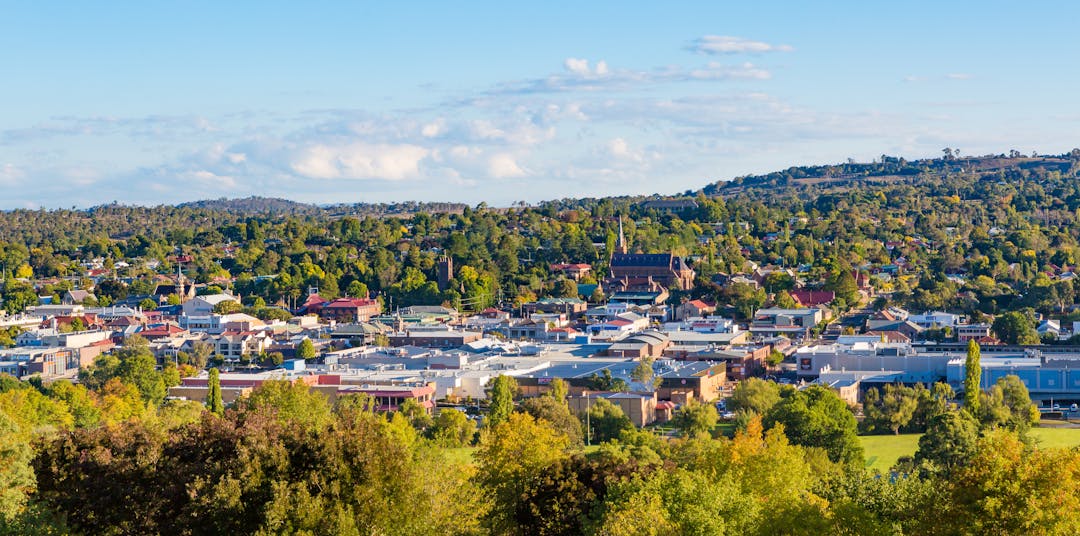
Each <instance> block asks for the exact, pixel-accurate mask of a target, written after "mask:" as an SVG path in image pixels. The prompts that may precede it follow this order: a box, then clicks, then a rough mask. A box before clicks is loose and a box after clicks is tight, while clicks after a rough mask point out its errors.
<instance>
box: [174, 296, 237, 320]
mask: <svg viewBox="0 0 1080 536" xmlns="http://www.w3.org/2000/svg"><path fill="white" fill-rule="evenodd" d="M226 301H232V302H236V303H237V304H239V303H240V300H238V299H236V297H235V296H233V295H232V294H207V295H205V296H195V297H194V298H191V299H190V300H188V301H186V302H184V307H183V312H184V316H207V315H209V314H211V313H213V312H214V307H216V306H217V305H218V304H220V303H222V302H226Z"/></svg>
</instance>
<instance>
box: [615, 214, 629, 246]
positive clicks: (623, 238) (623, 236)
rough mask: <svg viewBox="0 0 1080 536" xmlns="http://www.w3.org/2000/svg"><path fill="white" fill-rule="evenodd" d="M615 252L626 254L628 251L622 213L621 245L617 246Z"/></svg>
mask: <svg viewBox="0 0 1080 536" xmlns="http://www.w3.org/2000/svg"><path fill="white" fill-rule="evenodd" d="M615 252H616V253H622V254H624V255H625V254H626V253H627V249H626V235H625V234H624V233H623V228H622V216H621V215H620V216H619V245H618V246H616V247H615Z"/></svg>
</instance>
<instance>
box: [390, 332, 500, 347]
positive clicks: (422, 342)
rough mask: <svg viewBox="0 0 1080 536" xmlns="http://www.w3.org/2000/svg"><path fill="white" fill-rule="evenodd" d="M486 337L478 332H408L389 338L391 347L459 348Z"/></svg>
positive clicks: (395, 334)
mask: <svg viewBox="0 0 1080 536" xmlns="http://www.w3.org/2000/svg"><path fill="white" fill-rule="evenodd" d="M483 336H484V335H483V334H482V333H479V332H476V331H452V330H448V329H439V330H406V331H405V332H404V333H394V334H392V335H390V336H389V337H388V338H389V339H390V346H422V347H424V348H457V347H458V346H464V345H466V344H468V343H470V342H475V341H478V340H480V339H481V338H482V337H483Z"/></svg>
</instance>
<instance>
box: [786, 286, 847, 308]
mask: <svg viewBox="0 0 1080 536" xmlns="http://www.w3.org/2000/svg"><path fill="white" fill-rule="evenodd" d="M788 293H789V294H791V297H792V298H794V299H795V303H796V304H798V305H799V306H800V307H817V306H819V305H828V304H829V303H832V301H833V300H835V299H836V293H835V292H833V291H831V290H811V289H808V288H797V289H795V290H792V291H789V292H788Z"/></svg>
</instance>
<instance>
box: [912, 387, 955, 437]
mask: <svg viewBox="0 0 1080 536" xmlns="http://www.w3.org/2000/svg"><path fill="white" fill-rule="evenodd" d="M915 398H916V400H918V406H917V407H916V408H915V414H914V415H913V416H912V418H911V421H910V422H909V423H908V427H907V431H909V432H925V431H926V426H927V424H929V422H930V420H931V419H933V418H934V417H936V416H938V415H941V414H942V413H945V412H946V411H950V410H951V407H952V405H951V402H950V401H951V400H952V399H953V398H956V393H955V392H954V391H953V388H952V386H950V385H949V384H947V383H945V382H936V383H934V385H933V387H932V388H931V389H927V388H926V387H925V386H924V385H923V384H921V383H918V384H915Z"/></svg>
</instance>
